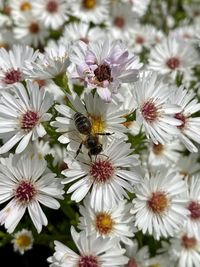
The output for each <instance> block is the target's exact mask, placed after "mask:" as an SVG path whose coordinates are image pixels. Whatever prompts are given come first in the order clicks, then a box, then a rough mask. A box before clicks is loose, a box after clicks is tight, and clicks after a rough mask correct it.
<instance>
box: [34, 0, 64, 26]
mask: <svg viewBox="0 0 200 267" xmlns="http://www.w3.org/2000/svg"><path fill="white" fill-rule="evenodd" d="M68 12H69V11H68V2H67V1H65V0H35V1H34V2H33V15H34V16H35V17H36V18H37V19H38V20H40V21H41V22H42V23H43V24H44V25H45V27H47V28H48V27H50V28H52V29H54V30H56V29H58V28H59V27H61V26H62V25H63V24H64V22H65V21H67V20H68V15H67V13H68Z"/></svg>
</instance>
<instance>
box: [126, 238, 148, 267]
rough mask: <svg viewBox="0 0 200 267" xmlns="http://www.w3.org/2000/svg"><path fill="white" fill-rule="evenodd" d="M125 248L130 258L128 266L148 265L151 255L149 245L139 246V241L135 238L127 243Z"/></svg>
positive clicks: (141, 266)
mask: <svg viewBox="0 0 200 267" xmlns="http://www.w3.org/2000/svg"><path fill="white" fill-rule="evenodd" d="M125 248H126V256H128V258H129V261H128V265H126V267H144V266H148V259H149V257H150V256H149V249H148V246H144V247H142V248H139V246H138V241H137V240H136V239H134V240H133V242H132V244H130V245H126V246H125ZM123 267H124V266H123ZM152 267H153V266H152Z"/></svg>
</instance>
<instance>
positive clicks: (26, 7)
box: [20, 1, 32, 12]
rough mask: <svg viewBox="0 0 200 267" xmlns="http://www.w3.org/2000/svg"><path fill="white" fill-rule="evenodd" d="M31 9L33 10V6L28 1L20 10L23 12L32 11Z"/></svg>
mask: <svg viewBox="0 0 200 267" xmlns="http://www.w3.org/2000/svg"><path fill="white" fill-rule="evenodd" d="M31 8H32V6H31V4H30V3H29V2H27V1H25V2H23V3H22V4H21V6H20V10H21V11H23V12H26V11H29V10H31Z"/></svg>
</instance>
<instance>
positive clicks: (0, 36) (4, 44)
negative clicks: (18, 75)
mask: <svg viewBox="0 0 200 267" xmlns="http://www.w3.org/2000/svg"><path fill="white" fill-rule="evenodd" d="M15 41H16V40H15V39H14V37H13V32H12V30H11V29H5V28H4V29H2V30H1V32H0V48H5V49H6V50H9V49H10V48H11V47H12V45H13V43H14V42H15Z"/></svg>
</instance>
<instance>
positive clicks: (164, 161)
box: [148, 140, 183, 166]
mask: <svg viewBox="0 0 200 267" xmlns="http://www.w3.org/2000/svg"><path fill="white" fill-rule="evenodd" d="M148 151H149V154H148V162H149V164H150V165H153V166H160V165H165V166H169V165H171V164H173V163H176V162H177V161H178V160H179V159H180V158H181V160H182V155H181V152H182V151H183V146H182V145H181V144H180V141H179V140H172V141H171V142H170V143H165V144H163V145H162V144H160V143H158V144H154V143H153V142H151V143H150V144H149V148H148Z"/></svg>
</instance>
